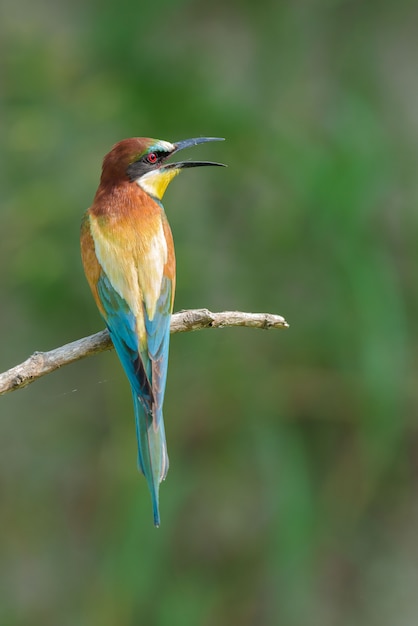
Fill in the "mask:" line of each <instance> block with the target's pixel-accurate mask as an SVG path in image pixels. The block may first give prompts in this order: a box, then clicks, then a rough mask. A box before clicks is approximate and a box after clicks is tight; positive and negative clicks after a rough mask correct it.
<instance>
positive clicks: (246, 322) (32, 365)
mask: <svg viewBox="0 0 418 626" xmlns="http://www.w3.org/2000/svg"><path fill="white" fill-rule="evenodd" d="M227 326H248V327H252V328H263V329H265V330H267V329H269V328H288V326H289V325H288V323H287V322H286V320H285V319H284V318H283V317H281V316H280V315H272V314H271V313H241V312H240V311H223V312H222V313H211V311H208V309H191V310H188V311H179V313H174V315H173V316H172V317H171V329H170V331H171V333H185V332H189V331H192V330H200V329H201V328H223V327H227ZM112 348H113V344H112V341H111V339H110V337H109V333H108V331H107V330H102V331H101V332H99V333H96V334H95V335H90V336H89V337H84V338H83V339H78V340H77V341H73V342H72V343H67V344H66V345H64V346H61V347H60V348H56V349H55V350H50V351H49V352H34V353H33V354H32V356H30V357H29V358H28V359H26V361H24V362H23V363H20V365H16V367H12V369H10V370H8V371H7V372H4V373H3V374H0V395H3V394H4V393H8V392H9V391H15V390H16V389H22V388H23V387H26V385H29V384H30V383H33V381H35V380H37V379H38V378H41V376H45V375H46V374H50V373H51V372H53V371H54V370H56V369H58V368H59V367H62V366H63V365H68V364H69V363H74V361H79V360H80V359H84V358H85V357H87V356H92V355H93V354H98V353H99V352H104V351H105V350H112Z"/></svg>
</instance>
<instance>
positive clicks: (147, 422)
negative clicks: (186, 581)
mask: <svg viewBox="0 0 418 626" xmlns="http://www.w3.org/2000/svg"><path fill="white" fill-rule="evenodd" d="M211 141H223V138H221V137H197V138H193V139H185V140H182V141H177V142H174V143H170V142H168V141H163V140H158V139H151V138H147V137H133V138H130V139H123V140H122V141H119V142H118V143H116V144H115V145H114V146H113V147H112V149H111V150H110V152H109V153H108V154H106V156H105V157H104V159H103V165H102V173H101V178H100V184H99V187H98V189H97V192H96V195H95V196H94V200H93V203H92V205H91V206H90V208H89V209H87V211H86V212H85V214H84V216H83V219H82V223H81V233H80V245H81V258H82V263H83V266H84V272H85V275H86V278H87V282H88V284H89V286H90V289H91V291H92V294H93V298H94V300H95V302H96V305H97V307H98V309H99V312H100V314H101V316H102V318H103V319H104V321H105V323H106V326H107V329H108V331H109V334H110V337H111V340H112V342H113V345H114V347H115V350H116V353H117V355H118V357H119V360H120V362H121V364H122V367H123V369H124V371H125V374H126V376H127V378H128V381H129V384H130V387H131V392H132V398H133V406H134V415H135V427H136V438H137V446H138V467H139V469H140V470H141V471H142V473H143V474H144V476H145V478H146V481H147V483H148V488H149V491H150V494H151V500H152V508H153V519H154V525H155V526H156V527H158V526H159V525H160V512H159V486H160V482H161V481H162V480H163V479H164V478H165V477H166V474H167V470H168V455H167V444H166V437H165V429H164V419H163V400H164V392H165V386H166V378H167V364H168V352H169V339H170V319H171V314H172V312H173V304H174V293H175V283H176V260H175V251H174V244H173V237H172V233H171V229H170V226H169V223H168V220H167V217H166V214H165V211H164V207H163V204H162V198H163V195H164V193H165V191H166V189H167V186H168V185H169V183H170V182H171V181H172V180H173V178H174V177H175V176H177V175H178V174H179V173H180V172H181V171H182V170H184V169H186V168H191V167H200V166H209V165H210V166H221V167H222V166H224V164H223V163H216V162H212V161H180V162H175V163H172V162H167V160H168V159H169V157H171V156H172V155H173V154H174V153H176V152H178V151H179V150H183V149H185V148H189V147H192V146H195V145H198V144H201V143H206V142H211Z"/></svg>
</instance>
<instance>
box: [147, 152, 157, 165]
mask: <svg viewBox="0 0 418 626" xmlns="http://www.w3.org/2000/svg"><path fill="white" fill-rule="evenodd" d="M147 161H148V163H156V162H157V155H156V154H155V152H150V154H149V155H148V156H147Z"/></svg>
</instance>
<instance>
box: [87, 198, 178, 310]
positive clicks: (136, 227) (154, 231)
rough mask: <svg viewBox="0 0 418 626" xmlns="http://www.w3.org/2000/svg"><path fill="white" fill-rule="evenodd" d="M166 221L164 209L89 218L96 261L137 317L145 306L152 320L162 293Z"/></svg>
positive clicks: (165, 254) (166, 252)
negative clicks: (164, 220)
mask: <svg viewBox="0 0 418 626" xmlns="http://www.w3.org/2000/svg"><path fill="white" fill-rule="evenodd" d="M158 209H159V207H158ZM163 219H164V216H163V213H162V211H161V210H153V211H139V210H136V211H135V210H134V211H129V212H125V213H123V214H119V215H117V214H112V215H99V216H95V215H94V214H91V215H90V229H91V235H92V238H93V241H94V246H95V252H96V256H97V259H98V261H99V263H100V265H101V267H102V269H103V272H104V273H105V274H106V276H107V277H108V279H109V281H110V282H111V284H112V286H113V288H114V289H115V291H117V293H118V294H119V295H120V296H121V297H122V298H123V299H124V300H125V301H126V302H127V304H128V306H129V308H130V309H131V311H132V312H133V314H134V315H135V316H136V317H138V316H140V317H142V307H143V304H145V307H146V310H147V315H148V317H149V319H153V317H154V314H155V308H156V304H157V300H158V298H159V296H160V293H161V285H162V280H163V275H164V267H165V265H166V263H167V257H168V251H167V241H166V237H165V233H164V227H163Z"/></svg>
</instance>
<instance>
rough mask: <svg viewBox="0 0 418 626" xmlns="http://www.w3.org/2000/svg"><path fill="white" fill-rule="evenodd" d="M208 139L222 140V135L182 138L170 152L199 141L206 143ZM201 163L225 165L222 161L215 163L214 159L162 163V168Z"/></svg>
mask: <svg viewBox="0 0 418 626" xmlns="http://www.w3.org/2000/svg"><path fill="white" fill-rule="evenodd" d="M208 141H224V139H223V137H195V138H194V139H183V141H176V142H175V143H174V144H173V145H174V150H173V152H172V153H171V154H174V153H175V152H178V151H179V150H183V149H184V148H190V147H191V146H197V144H199V143H207V142H208ZM203 165H217V166H219V167H226V165H225V164H224V163H215V162H214V161H180V162H178V163H167V164H164V169H165V170H168V169H175V170H180V169H183V168H185V167H200V166H203Z"/></svg>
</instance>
